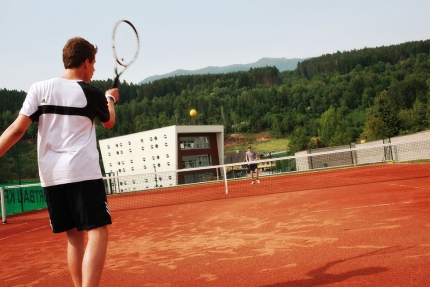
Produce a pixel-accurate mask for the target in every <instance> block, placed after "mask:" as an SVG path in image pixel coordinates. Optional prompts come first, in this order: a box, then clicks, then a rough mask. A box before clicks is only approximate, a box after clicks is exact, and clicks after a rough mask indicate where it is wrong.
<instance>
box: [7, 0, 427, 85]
mask: <svg viewBox="0 0 430 287" xmlns="http://www.w3.org/2000/svg"><path fill="white" fill-rule="evenodd" d="M429 11H430V1H428V0H426V1H424V0H408V1H406V0H405V1H399V0H373V1H369V0H360V1H348V0H297V1H289V0H240V1H238V0H213V1H209V0H176V1H173V0H171V1H167V0H157V1H155V0H151V1H149V0H133V1H131V0H121V1H119V0H118V1H111V0H85V1H82V0H74V1H64V0H57V1H55V0H50V1H48V0H39V1H29V0H28V1H24V0H14V1H6V0H0V39H1V40H0V51H1V53H0V66H1V69H0V89H3V88H6V89H10V90H12V89H17V90H24V91H27V90H28V89H29V88H30V85H31V84H32V83H33V82H36V81H41V80H45V79H48V78H53V77H56V76H61V75H62V73H63V71H64V68H63V64H62V59H61V50H62V48H63V46H64V44H65V43H66V41H67V39H69V38H71V37H74V36H81V37H84V38H86V39H87V40H89V41H90V42H91V43H94V44H96V45H97V46H98V47H99V52H98V54H97V63H96V72H95V74H94V77H93V79H97V80H106V79H107V78H112V77H113V67H114V63H113V60H112V50H111V45H112V43H111V42H112V41H111V37H112V29H113V27H114V25H115V23H116V21H118V20H120V19H127V20H130V21H131V22H133V23H134V24H135V26H136V28H137V29H138V31H139V34H140V37H141V44H142V46H141V50H140V55H139V58H138V59H137V60H136V62H135V63H134V64H133V66H131V67H130V68H129V69H128V70H127V71H126V72H125V73H124V74H123V79H125V80H126V81H127V82H133V83H138V82H139V81H141V80H143V79H144V78H146V77H149V76H153V75H159V74H165V73H169V72H172V71H174V70H176V69H186V70H195V69H200V68H204V67H207V66H227V65H232V64H247V63H252V62H255V61H257V60H259V59H260V58H264V57H271V58H282V57H285V58H287V59H291V58H305V57H316V56H320V55H322V54H327V53H335V52H336V51H349V50H352V49H361V48H364V47H378V46H383V45H384V46H387V45H392V44H400V43H403V42H407V41H417V40H427V39H430V14H429Z"/></svg>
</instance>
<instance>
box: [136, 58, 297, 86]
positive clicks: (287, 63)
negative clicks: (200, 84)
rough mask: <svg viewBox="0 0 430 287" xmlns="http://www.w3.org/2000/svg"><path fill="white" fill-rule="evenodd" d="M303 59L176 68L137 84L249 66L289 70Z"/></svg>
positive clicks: (246, 68)
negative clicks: (200, 67) (193, 68)
mask: <svg viewBox="0 0 430 287" xmlns="http://www.w3.org/2000/svg"><path fill="white" fill-rule="evenodd" d="M302 60H304V59H285V58H262V59H260V60H258V61H257V62H255V63H251V64H235V65H229V66H224V67H215V66H209V67H206V68H203V69H198V70H182V69H179V70H176V71H173V72H171V73H167V74H163V75H155V76H151V77H147V78H145V79H144V80H143V81H141V82H139V85H141V84H146V83H150V82H153V81H156V80H161V79H164V78H169V77H174V76H184V75H201V74H224V73H232V72H239V71H248V70H249V69H250V68H262V67H266V66H270V67H276V68H277V69H278V70H279V71H281V72H282V71H291V70H294V69H296V68H297V63H298V62H299V61H302Z"/></svg>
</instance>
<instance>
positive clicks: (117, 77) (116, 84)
mask: <svg viewBox="0 0 430 287" xmlns="http://www.w3.org/2000/svg"><path fill="white" fill-rule="evenodd" d="M118 83H119V76H116V77H115V79H114V80H113V82H112V89H113V88H116V87H118Z"/></svg>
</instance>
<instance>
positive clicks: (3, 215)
mask: <svg viewBox="0 0 430 287" xmlns="http://www.w3.org/2000/svg"><path fill="white" fill-rule="evenodd" d="M0 203H1V219H2V222H3V224H6V223H7V219H6V202H5V201H4V188H3V187H0Z"/></svg>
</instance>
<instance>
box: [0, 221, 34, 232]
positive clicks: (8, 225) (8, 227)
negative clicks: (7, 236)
mask: <svg viewBox="0 0 430 287" xmlns="http://www.w3.org/2000/svg"><path fill="white" fill-rule="evenodd" d="M25 224H28V222H24V223H21V224H12V225H11V224H5V225H3V226H4V227H2V228H1V230H7V229H11V228H14V227H18V226H21V225H25Z"/></svg>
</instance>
